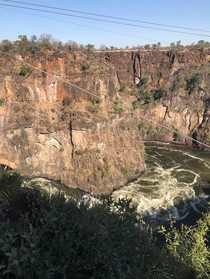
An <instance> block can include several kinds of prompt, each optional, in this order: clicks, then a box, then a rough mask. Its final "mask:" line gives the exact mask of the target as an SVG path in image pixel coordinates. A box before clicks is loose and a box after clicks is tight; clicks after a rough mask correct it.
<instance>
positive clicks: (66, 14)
mask: <svg viewBox="0 0 210 279" xmlns="http://www.w3.org/2000/svg"><path fill="white" fill-rule="evenodd" d="M0 6H4V7H5V6H6V7H13V8H18V9H26V10H32V11H38V12H44V13H50V14H56V15H62V16H68V17H74V18H81V19H87V20H93V21H99V22H107V23H112V24H118V25H123V26H130V27H137V28H145V29H152V30H158V31H166V32H172V33H179V34H187V35H194V36H202V37H208V38H210V35H205V34H200V33H192V32H185V31H177V30H170V29H165V28H158V27H149V26H144V25H138V24H132V23H125V22H117V21H113V20H106V19H100V18H93V17H87V16H79V15H73V14H68V13H63V12H55V11H50V10H43V9H37V8H29V7H23V6H17V5H10V4H0Z"/></svg>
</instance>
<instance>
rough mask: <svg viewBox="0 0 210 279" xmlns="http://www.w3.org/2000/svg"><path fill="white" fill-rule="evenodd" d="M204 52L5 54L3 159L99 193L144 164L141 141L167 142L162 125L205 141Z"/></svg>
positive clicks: (0, 82)
mask: <svg viewBox="0 0 210 279" xmlns="http://www.w3.org/2000/svg"><path fill="white" fill-rule="evenodd" d="M209 54H210V50H209V49H206V50H205V51H203V52H201V50H192V51H186V50H185V51H181V52H172V51H142V52H141V51H138V52H129V51H126V52H123V51H122V52H88V51H77V52H72V53H67V52H60V53H53V52H47V53H44V54H43V53H42V54H41V53H35V54H33V55H32V54H31V55H30V54H27V53H26V54H24V55H23V54H22V55H20V54H17V53H13V54H11V55H12V56H13V57H14V56H15V57H16V60H15V59H13V58H11V57H6V56H4V55H3V54H1V55H0V74H1V75H0V164H4V165H8V166H10V167H12V168H16V169H19V170H20V171H21V172H22V173H23V174H25V175H29V176H42V177H48V178H51V179H55V180H60V181H61V182H63V183H65V184H66V185H68V186H70V187H78V188H81V189H83V190H85V191H88V192H92V193H94V194H101V193H110V192H111V191H112V190H113V189H114V188H117V187H120V186H121V185H124V184H125V183H127V182H128V181H129V180H132V179H134V178H135V177H137V176H138V175H139V174H140V172H141V171H142V170H143V169H144V145H143V141H142V139H144V140H166V141H171V140H173V137H174V133H173V131H171V130H165V129H164V128H163V127H161V126H160V125H159V124H160V123H161V124H163V125H166V126H169V127H171V129H176V130H178V131H180V132H181V133H182V134H184V135H186V136H187V135H190V134H192V133H193V131H197V132H198V136H199V137H200V138H201V139H202V140H205V141H206V142H208V137H209V130H210V129H209V103H210V101H209V100H210V93H209V88H210V84H209V80H210V79H209V72H210V71H209V70H208V69H209V68H208V67H209V62H208V57H209ZM23 62H27V63H29V64H31V65H33V67H34V68H30V67H27V66H26V65H25V64H24V63H23ZM24 67H25V68H24ZM205 67H206V72H205V71H204V68H205ZM201 69H203V70H202V71H201ZM23 70H24V71H23ZM196 71H198V72H199V81H196V82H197V83H196V88H191V87H190V84H189V82H190V78H192V81H193V77H194V75H195V73H196ZM187 82H188V83H187ZM187 86H188V87H187ZM80 88H82V89H84V90H85V91H84V90H83V91H82V90H80ZM190 90H191V91H190ZM163 93H164V94H163ZM209 139H210V137H209ZM179 140H180V142H182V143H185V142H187V143H189V140H188V139H186V138H184V137H183V138H181V139H179Z"/></svg>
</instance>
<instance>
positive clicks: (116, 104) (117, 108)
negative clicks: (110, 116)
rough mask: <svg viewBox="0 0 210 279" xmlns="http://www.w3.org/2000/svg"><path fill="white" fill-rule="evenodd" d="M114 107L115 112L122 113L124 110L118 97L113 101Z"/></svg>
mask: <svg viewBox="0 0 210 279" xmlns="http://www.w3.org/2000/svg"><path fill="white" fill-rule="evenodd" d="M113 109H114V112H115V113H121V112H122V111H123V109H122V102H121V101H120V99H119V98H118V97H117V98H116V99H115V100H114V101H113Z"/></svg>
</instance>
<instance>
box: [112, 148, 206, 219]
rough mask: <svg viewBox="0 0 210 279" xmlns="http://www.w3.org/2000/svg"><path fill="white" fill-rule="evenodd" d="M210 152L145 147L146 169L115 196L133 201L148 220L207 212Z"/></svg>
mask: <svg viewBox="0 0 210 279" xmlns="http://www.w3.org/2000/svg"><path fill="white" fill-rule="evenodd" d="M209 195H210V153H209V152H203V151H201V150H198V149H186V148H181V147H177V148H175V147H171V146H170V147H169V146H159V147H158V146H147V147H146V170H145V171H144V173H143V174H142V175H141V176H140V177H139V179H138V180H136V181H135V182H132V183H130V184H129V185H127V186H125V187H122V188H121V189H119V190H117V191H115V192H114V193H113V198H114V199H118V198H123V197H127V198H132V201H133V203H134V204H135V205H136V206H137V210H138V212H139V213H141V215H142V216H143V217H145V218H149V219H153V220H154V218H155V219H156V220H168V219H175V220H182V219H187V218H194V217H193V216H196V215H198V214H200V213H201V212H204V211H206V210H207V206H208V199H209V197H210V196H209Z"/></svg>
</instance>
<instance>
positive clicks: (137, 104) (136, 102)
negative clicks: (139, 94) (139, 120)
mask: <svg viewBox="0 0 210 279" xmlns="http://www.w3.org/2000/svg"><path fill="white" fill-rule="evenodd" d="M140 106H141V104H140V102H139V101H133V102H132V107H133V109H134V110H135V109H138V108H140Z"/></svg>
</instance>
